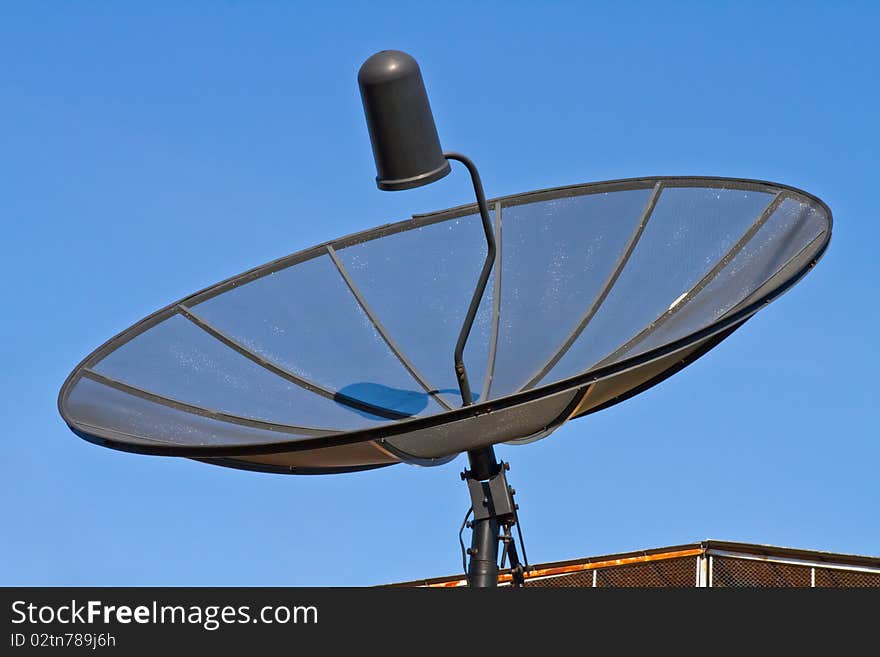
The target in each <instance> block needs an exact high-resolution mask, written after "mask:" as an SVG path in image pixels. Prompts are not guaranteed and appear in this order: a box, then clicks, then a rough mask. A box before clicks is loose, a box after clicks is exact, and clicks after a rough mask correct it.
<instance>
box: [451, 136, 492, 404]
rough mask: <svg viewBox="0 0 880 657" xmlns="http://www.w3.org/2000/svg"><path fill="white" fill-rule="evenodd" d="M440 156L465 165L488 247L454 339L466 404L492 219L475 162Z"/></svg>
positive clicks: (470, 399) (486, 274)
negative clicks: (467, 361) (467, 352)
mask: <svg viewBox="0 0 880 657" xmlns="http://www.w3.org/2000/svg"><path fill="white" fill-rule="evenodd" d="M443 156H444V157H445V158H446V159H447V160H456V161H458V162H461V163H462V164H463V165H465V167H467V170H468V173H470V174H471V180H472V181H473V183H474V193H475V194H476V196H477V205H478V206H479V208H480V218H481V219H482V220H483V232H484V233H485V234H486V246H487V247H488V249H487V251H486V261H485V262H484V263H483V269H482V271H481V272H480V278H479V279H477V287H476V289H475V290H474V295H473V297H471V305H470V306H469V307H468V310H467V315H465V318H464V323H463V324H462V326H461V332H460V333H459V334H458V342H456V343H455V376H456V378H457V379H458V389H459V390H460V391H461V403H462V405H463V406H470V405H471V404H473V403H474V397H473V394H472V393H471V385H470V381H468V376H467V370H466V369H465V366H464V347H465V345H466V344H467V340H468V336H469V335H470V333H471V327H472V326H473V324H474V319H475V318H476V316H477V310H479V308H480V301H481V300H482V298H483V293H484V292H485V291H486V284H487V283H488V282H489V275H490V274H491V273H492V266H493V265H494V264H495V232H494V230H493V229H492V221H491V219H489V207H488V206H487V205H486V195H485V193H484V192H483V183H482V182H481V181H480V173H479V172H478V171H477V166H476V165H475V164H474V163H473V162H472V161H471V160H470V159H469V158H467V157H465V156H464V155H462V154H461V153H454V152H445V153H443Z"/></svg>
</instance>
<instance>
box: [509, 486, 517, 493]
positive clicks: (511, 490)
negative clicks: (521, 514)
mask: <svg viewBox="0 0 880 657" xmlns="http://www.w3.org/2000/svg"><path fill="white" fill-rule="evenodd" d="M508 488H510V494H511V495H516V488H514V487H513V486H509V487H508Z"/></svg>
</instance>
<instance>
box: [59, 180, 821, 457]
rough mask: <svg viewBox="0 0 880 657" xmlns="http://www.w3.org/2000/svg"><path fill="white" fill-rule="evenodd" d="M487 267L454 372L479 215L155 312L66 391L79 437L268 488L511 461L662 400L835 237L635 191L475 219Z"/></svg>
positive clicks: (711, 189) (423, 219) (759, 197)
mask: <svg viewBox="0 0 880 657" xmlns="http://www.w3.org/2000/svg"><path fill="white" fill-rule="evenodd" d="M490 208H491V209H492V213H493V217H492V218H493V222H494V227H495V236H496V242H497V245H498V250H497V257H496V262H495V266H494V269H493V273H492V278H491V280H490V282H489V285H488V287H487V290H486V293H485V295H484V296H483V299H482V302H481V305H480V310H479V313H478V315H477V319H476V322H475V324H474V328H473V331H472V333H471V336H470V340H469V341H468V343H467V349H466V351H465V363H466V365H467V370H468V373H469V376H470V380H471V386H472V388H473V391H474V397H475V400H476V403H475V404H474V405H473V406H468V407H462V406H461V399H460V397H459V393H458V385H457V381H456V377H455V372H454V369H453V359H452V354H453V350H454V346H455V342H456V339H457V337H458V332H459V330H460V327H461V324H462V319H463V317H464V314H465V312H466V310H467V307H468V303H469V302H470V296H471V294H472V292H473V286H474V281H475V280H476V278H477V276H478V274H479V271H480V267H481V265H482V261H483V259H484V258H485V254H486V245H485V242H484V240H483V239H482V228H481V223H480V218H479V215H478V214H477V209H476V206H475V205H474V206H466V207H461V208H456V209H452V210H446V211H443V212H439V213H434V214H430V215H420V216H416V217H413V218H412V219H410V220H407V221H402V222H399V223H396V224H391V225H387V226H382V227H380V228H376V229H373V230H370V231H366V232H363V233H358V234H356V235H351V236H349V237H344V238H341V239H338V240H334V241H332V242H328V243H326V244H322V245H320V246H317V247H314V248H310V249H307V250H305V251H302V252H300V253H296V254H294V255H291V256H287V257H285V258H281V259H280V260H276V261H274V262H271V263H268V264H266V265H263V266H261V267H258V268H256V269H253V270H251V271H249V272H246V273H244V274H242V275H240V276H236V277H234V278H231V279H229V280H226V281H224V282H222V283H219V284H217V285H215V286H212V287H210V288H207V289H205V290H202V291H201V292H197V293H196V294H193V295H191V296H189V297H187V298H186V299H183V300H182V301H179V302H177V303H174V304H171V305H170V306H167V307H166V308H163V309H162V310H159V311H158V312H156V313H154V314H152V315H150V316H149V317H147V318H146V319H144V320H142V321H141V322H139V323H138V324H136V325H134V326H132V327H131V328H129V329H127V330H126V331H123V332H122V333H120V334H119V335H117V336H116V337H114V338H112V339H111V340H109V341H108V342H107V343H106V344H104V345H103V346H101V347H100V348H99V349H97V350H96V351H95V352H94V353H92V354H91V355H90V356H88V357H87V358H86V359H85V360H84V361H83V362H82V363H81V364H80V365H79V366H77V368H76V369H75V370H74V371H73V372H72V373H71V374H70V376H69V377H68V379H67V381H66V382H65V384H64V386H63V388H62V390H61V394H60V396H59V408H60V411H61V414H62V416H63V417H64V419H65V421H66V422H67V423H68V425H69V426H70V427H71V429H73V431H74V432H76V433H77V434H78V435H80V436H81V437H83V438H85V439H87V440H90V441H93V442H97V443H100V444H103V445H107V446H110V447H115V448H118V449H123V450H128V451H134V452H142V453H147V454H161V455H174V456H186V457H191V458H198V459H205V460H208V461H209V462H212V463H216V464H219V465H227V466H232V467H241V468H248V469H256V470H266V471H272V472H293V473H304V474H309V473H326V472H343V471H351V470H358V469H368V468H373V467H381V466H384V465H391V464H393V463H398V462H401V461H404V462H410V463H419V464H432V463H442V462H445V461H447V460H448V459H450V458H452V457H454V456H455V455H456V454H458V453H460V452H462V451H466V450H471V449H475V448H478V447H482V446H485V445H489V444H494V443H498V442H528V441H530V440H534V439H536V438H540V437H543V436H546V435H548V434H549V433H550V432H552V431H553V429H555V428H556V427H558V426H559V425H561V424H562V423H563V422H565V421H566V420H569V419H572V418H575V417H578V416H581V415H585V414H587V413H590V412H593V411H596V410H600V409H602V408H606V407H608V406H610V405H612V404H615V403H617V402H619V401H622V400H624V399H626V398H628V397H630V396H632V395H633V394H636V393H638V392H640V391H641V390H644V389H646V388H648V387H650V386H651V385H654V384H655V383H658V382H659V381H661V380H663V379H664V378H666V377H667V376H669V375H671V374H672V373H674V372H676V371H678V370H679V369H681V368H682V367H683V366H685V365H687V364H688V363H689V362H692V361H693V360H695V359H696V358H698V357H699V356H701V355H702V354H704V353H705V352H706V351H708V350H709V349H711V348H712V347H714V346H715V345H716V344H718V343H719V342H720V341H721V340H723V339H724V338H725V337H726V336H727V335H729V334H730V333H731V332H732V331H734V330H735V329H736V328H738V327H739V326H741V325H742V323H743V322H744V321H746V320H747V319H748V318H750V317H751V316H752V315H753V314H754V313H755V312H757V310H759V309H760V308H761V307H762V306H763V305H765V304H766V303H767V302H769V301H771V300H772V299H774V298H775V297H777V296H778V295H779V294H781V293H782V292H784V291H785V290H786V289H788V288H789V287H790V286H791V285H793V284H794V283H795V282H797V280H799V279H800V278H801V277H802V276H803V275H804V274H805V273H806V272H807V271H808V270H809V268H810V267H811V266H812V265H814V264H815V263H816V262H817V260H818V259H819V258H820V257H821V255H822V253H823V252H824V250H825V248H826V247H827V245H828V241H829V239H830V237H831V213H830V211H829V209H828V208H827V207H826V206H825V204H824V203H822V202H821V201H820V200H818V199H817V198H815V197H813V196H810V195H809V194H806V193H805V192H802V191H799V190H796V189H792V188H790V187H786V186H783V185H778V184H774V183H767V182H759V181H750V180H737V179H719V178H640V179H633V180H622V181H612V182H604V183H593V184H585V185H576V186H572V187H564V188H558V189H551V190H544V191H538V192H530V193H526V194H519V195H515V196H509V197H505V198H500V199H496V200H493V201H491V202H490Z"/></svg>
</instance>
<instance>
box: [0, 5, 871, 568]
mask: <svg viewBox="0 0 880 657" xmlns="http://www.w3.org/2000/svg"><path fill="white" fill-rule="evenodd" d="M318 4H321V6H318ZM878 20H880V9H878V6H877V5H876V3H868V2H864V3H854V2H849V3H804V2H791V3H780V2H774V3H763V2H761V3H759V2H735V3H734V2H731V3H721V2H717V3H715V2H713V3H705V2H704V3H682V2H671V3H670V2H665V3H635V2H627V3H616V2H615V3H611V2H608V3H522V2H503V3H488V2H483V3H454V2H449V3H443V5H442V6H437V5H434V4H428V3H426V4H425V5H424V6H419V5H417V3H411V2H408V3H384V4H382V5H379V4H378V3H358V4H354V3H353V4H331V3H302V4H299V3H294V2H259V3H216V2H190V3H171V2H153V3H139V4H135V3H113V4H111V3H50V2H32V3H17V4H15V5H13V4H12V3H7V4H5V5H4V6H3V8H2V9H0V61H3V66H2V67H0V218H2V225H3V244H4V246H5V248H4V257H3V259H2V261H0V273H2V286H0V301H2V306H3V308H4V321H3V322H2V323H0V349H2V357H3V362H4V365H5V367H4V373H3V376H2V378H0V418H2V425H3V433H4V436H3V440H4V444H5V451H4V454H3V458H2V460H0V500H2V504H3V509H4V513H3V517H2V524H3V529H2V531H0V584H7V585H9V584H20V585H52V584H57V585H114V584H115V585H153V584H155V585H190V584H192V585H196V584H201V585H221V584H228V585H248V584H253V585H324V584H326V585H363V584H376V583H382V582H388V581H396V580H404V579H410V578H416V577H427V576H434V575H443V574H447V573H453V572H456V571H457V570H458V569H460V554H459V549H458V544H457V538H456V532H457V529H458V525H459V523H460V521H461V516H462V515H463V512H464V510H465V508H466V506H467V503H468V501H467V494H466V490H465V487H464V486H463V485H462V484H461V482H460V481H459V479H458V471H459V470H460V469H461V468H462V466H463V464H464V459H463V457H460V458H459V459H458V460H456V461H455V462H453V463H451V464H449V465H447V466H444V467H439V468H433V469H422V468H416V467H410V466H395V467H393V468H389V469H386V470H382V471H377V472H368V473H362V474H352V475H344V476H335V477H323V478H321V477H303V478H298V477H282V476H273V475H265V474H254V473H246V472H239V471H234V470H227V469H223V468H216V467H209V466H206V465H203V464H200V463H196V462H193V461H188V460H181V459H163V458H158V457H146V456H139V455H133V454H125V453H121V452H116V451H112V450H107V449H102V448H99V447H95V446H93V445H90V444H88V443H85V442H83V441H81V440H80V439H78V438H76V437H75V436H74V435H73V434H71V433H70V432H69V431H68V430H67V428H66V426H65V425H64V423H63V422H62V420H61V418H60V417H59V415H58V413H57V410H56V406H55V403H56V396H57V393H58V389H59V387H60V386H61V383H62V382H63V380H64V378H65V376H66V375H67V373H68V372H69V371H70V370H71V369H72V368H73V367H74V366H75V365H76V364H77V363H78V362H79V360H80V359H81V358H82V357H83V356H85V355H86V354H87V353H89V352H90V351H91V350H92V349H94V348H95V347H96V346H98V345H99V344H100V343H102V342H103V341H104V340H105V339H106V338H108V337H109V336H111V335H113V334H115V333H116V332H118V331H120V330H122V329H124V328H125V327H127V326H129V325H131V324H132V323H134V322H135V321H137V320H138V319H140V318H141V317H143V316H145V315H147V314H149V313H151V312H152V311H153V310H155V309H157V308H159V307H161V306H163V305H165V304H166V303H168V302H170V301H172V300H174V299H178V298H180V297H183V296H185V295H186V294H189V293H191V292H193V291H195V290H197V289H200V288H202V287H204V286H206V285H209V284H211V283H214V282H216V281H218V280H221V279H223V278H226V277H228V276H230V275H233V274H236V273H238V272H240V271H243V270H245V269H248V268H250V267H253V266H255V265H257V264H260V263H263V262H266V261H268V260H270V259H274V258H276V257H279V256H282V255H285V254H287V253H291V252H294V251H298V250H300V249H302V248H305V247H307V246H310V245H312V244H314V243H316V242H320V241H324V240H327V239H330V238H334V237H338V236H341V235H344V234H347V233H350V232H353V231H356V230H361V229H364V228H369V227H371V226H374V225H377V224H380V223H386V222H388V221H391V220H398V219H402V218H405V217H407V216H409V215H410V214H412V213H414V212H425V211H431V210H437V209H441V208H445V207H450V206H454V205H458V204H461V203H465V202H469V201H470V198H471V196H470V194H471V192H470V189H469V181H468V180H467V177H466V176H465V175H463V173H462V172H460V171H458V172H456V173H455V175H452V176H449V177H448V178H446V179H445V180H444V181H443V182H442V183H439V184H436V185H432V186H429V187H427V188H424V189H420V190H416V191H412V192H407V193H401V194H386V193H380V192H378V191H377V190H376V188H375V185H374V183H373V176H374V168H373V162H372V157H371V153H370V148H369V141H368V137H367V133H366V129H365V126H364V122H363V115H362V109H361V106H360V98H359V96H358V92H357V85H356V73H357V69H358V67H359V66H360V64H361V62H362V61H363V60H364V59H365V58H366V57H368V56H369V55H370V54H372V53H373V52H375V51H377V50H381V49H385V48H396V49H402V50H406V51H408V52H410V53H412V54H413V55H414V56H415V57H416V58H417V59H418V60H419V62H420V64H421V67H422V71H423V74H424V77H425V79H426V82H427V85H428V89H429V93H430V96H431V102H432V105H433V108H434V113H435V115H436V117H437V123H438V128H439V131H440V134H441V138H442V141H443V144H444V146H445V147H446V148H447V149H450V150H461V151H463V152H465V153H467V154H469V155H470V156H471V157H472V158H473V159H474V160H475V161H476V162H477V163H478V165H479V166H480V168H481V172H482V175H483V180H484V184H485V187H486V190H487V193H488V194H489V195H490V196H500V195H504V194H511V193H516V192H520V191H526V190H531V189H539V188H544V187H550V186H556V185H562V184H569V183H577V182H585V181H592V180H602V179H612V178H620V177H632V176H642V175H679V174H703V175H720V176H737V177H749V178H759V179H766V180H775V181H779V182H783V183H787V184H790V185H794V186H797V187H800V188H802V189H805V190H807V191H810V192H812V193H814V194H816V195H818V196H819V197H821V198H822V199H823V200H825V201H826V202H827V203H828V204H829V205H830V207H831V209H832V210H833V212H834V215H835V235H834V238H833V240H832V244H831V247H830V249H829V251H828V254H827V256H826V257H825V259H824V260H823V261H822V262H821V263H820V265H819V266H818V267H817V268H816V269H815V270H814V271H813V272H812V273H811V274H810V275H809V276H808V277H807V278H806V279H805V280H804V281H803V282H802V283H801V284H800V285H798V286H797V287H796V288H795V289H794V290H793V291H791V292H790V293H788V294H787V295H785V296H784V297H783V298H782V299H780V300H779V301H777V302H776V303H774V304H773V305H771V306H770V307H768V308H767V309H766V310H764V311H762V312H761V313H760V314H759V315H758V316H757V317H756V318H755V319H754V320H752V321H751V322H749V323H748V325H746V327H744V328H743V329H742V330H741V331H738V332H737V333H736V334H735V335H733V336H732V337H731V338H730V339H728V340H727V341H725V342H724V343H723V344H722V345H721V346H719V347H718V348H717V349H715V350H714V351H713V352H711V353H710V354H709V355H707V356H706V357H704V358H703V359H701V360H700V361H698V362H697V363H696V364H694V365H692V366H691V367H689V368H687V369H686V370H684V371H683V372H681V373H679V374H677V375H676V376H674V377H673V378H671V379H669V380H668V381H666V382H665V383H663V384H661V385H660V386H658V387H656V388H654V389H652V390H650V391H649V392H647V393H645V394H642V395H640V396H639V397H637V398H635V399H632V400H630V401H628V402H626V403H624V404H621V405H619V406H616V407H614V408H612V409H609V410H607V411H604V412H602V413H599V414H596V415H593V416H590V417H589V418H584V419H581V420H578V421H576V422H573V423H570V424H568V425H566V426H565V427H563V428H562V429H560V430H559V431H557V432H556V434H554V435H553V437H551V438H550V439H548V440H545V441H542V442H539V443H537V444H534V445H530V446H526V447H508V446H502V447H501V448H499V453H500V455H501V456H502V457H503V458H505V459H506V460H509V461H511V463H512V470H511V472H510V478H511V480H512V483H513V484H514V485H515V486H516V488H517V490H518V491H519V494H518V498H519V502H520V504H521V506H522V510H521V518H522V521H523V530H524V533H525V536H526V542H527V548H528V553H529V556H530V558H531V559H532V560H533V561H548V560H555V559H565V558H574V557H578V556H586V555H594V554H602V553H609V552H615V551H625V550H634V549H640V548H650V547H657V546H662V545H672V544H678V543H684V542H690V541H697V540H700V539H705V538H716V539H726V540H738V541H748V542H758V543H770V544H775V545H784V546H792V547H800V548H811V549H821V550H832V551H840V552H853V553H862V554H872V555H880V525H878V523H877V509H878V508H880V483H878V481H877V464H878V462H880V440H878V434H880V432H878V430H877V419H876V410H877V408H878V395H877V392H876V388H875V373H876V371H877V369H878V368H880V355H878V347H877V342H876V338H877V336H876V333H877V328H876V327H877V326H878V324H880V311H878V303H877V301H878V294H877V289H878V287H877V280H876V277H877V274H878V266H877V255H876V253H877V243H878V240H880V228H878V221H877V215H878V213H877V208H876V204H877V200H876V199H877V194H876V190H877V168H878V167H877V165H878V152H880V137H878V128H877V117H878V116H880V90H878V89H880V87H878V84H877V71H878V67H880V45H878V42H877V39H876V25H877V22H878Z"/></svg>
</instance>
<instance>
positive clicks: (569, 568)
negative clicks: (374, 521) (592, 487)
mask: <svg viewBox="0 0 880 657" xmlns="http://www.w3.org/2000/svg"><path fill="white" fill-rule="evenodd" d="M510 580H511V577H510V574H509V573H502V574H501V576H500V577H499V585H500V586H509V585H510ZM466 585H467V581H466V580H465V579H462V578H461V576H460V575H459V576H452V577H441V578H437V579H434V580H422V581H419V582H409V583H402V584H400V585H398V586H439V587H459V586H466ZM525 586H526V588H649V587H650V588H690V587H718V588H861V587H875V588H880V558H877V557H860V556H854V555H844V554H831V553H828V552H816V551H809V550H797V549H794V548H777V547H773V546H761V545H753V544H749V543H730V542H723V541H705V542H703V543H693V544H689V545H679V546H675V547H669V548H659V549H654V550H648V551H643V552H629V553H624V554H616V555H609V556H606V557H594V558H591V559H583V560H575V561H568V562H556V563H550V564H543V565H536V566H534V567H533V568H532V569H531V570H530V571H528V572H527V573H526V576H525Z"/></svg>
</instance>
